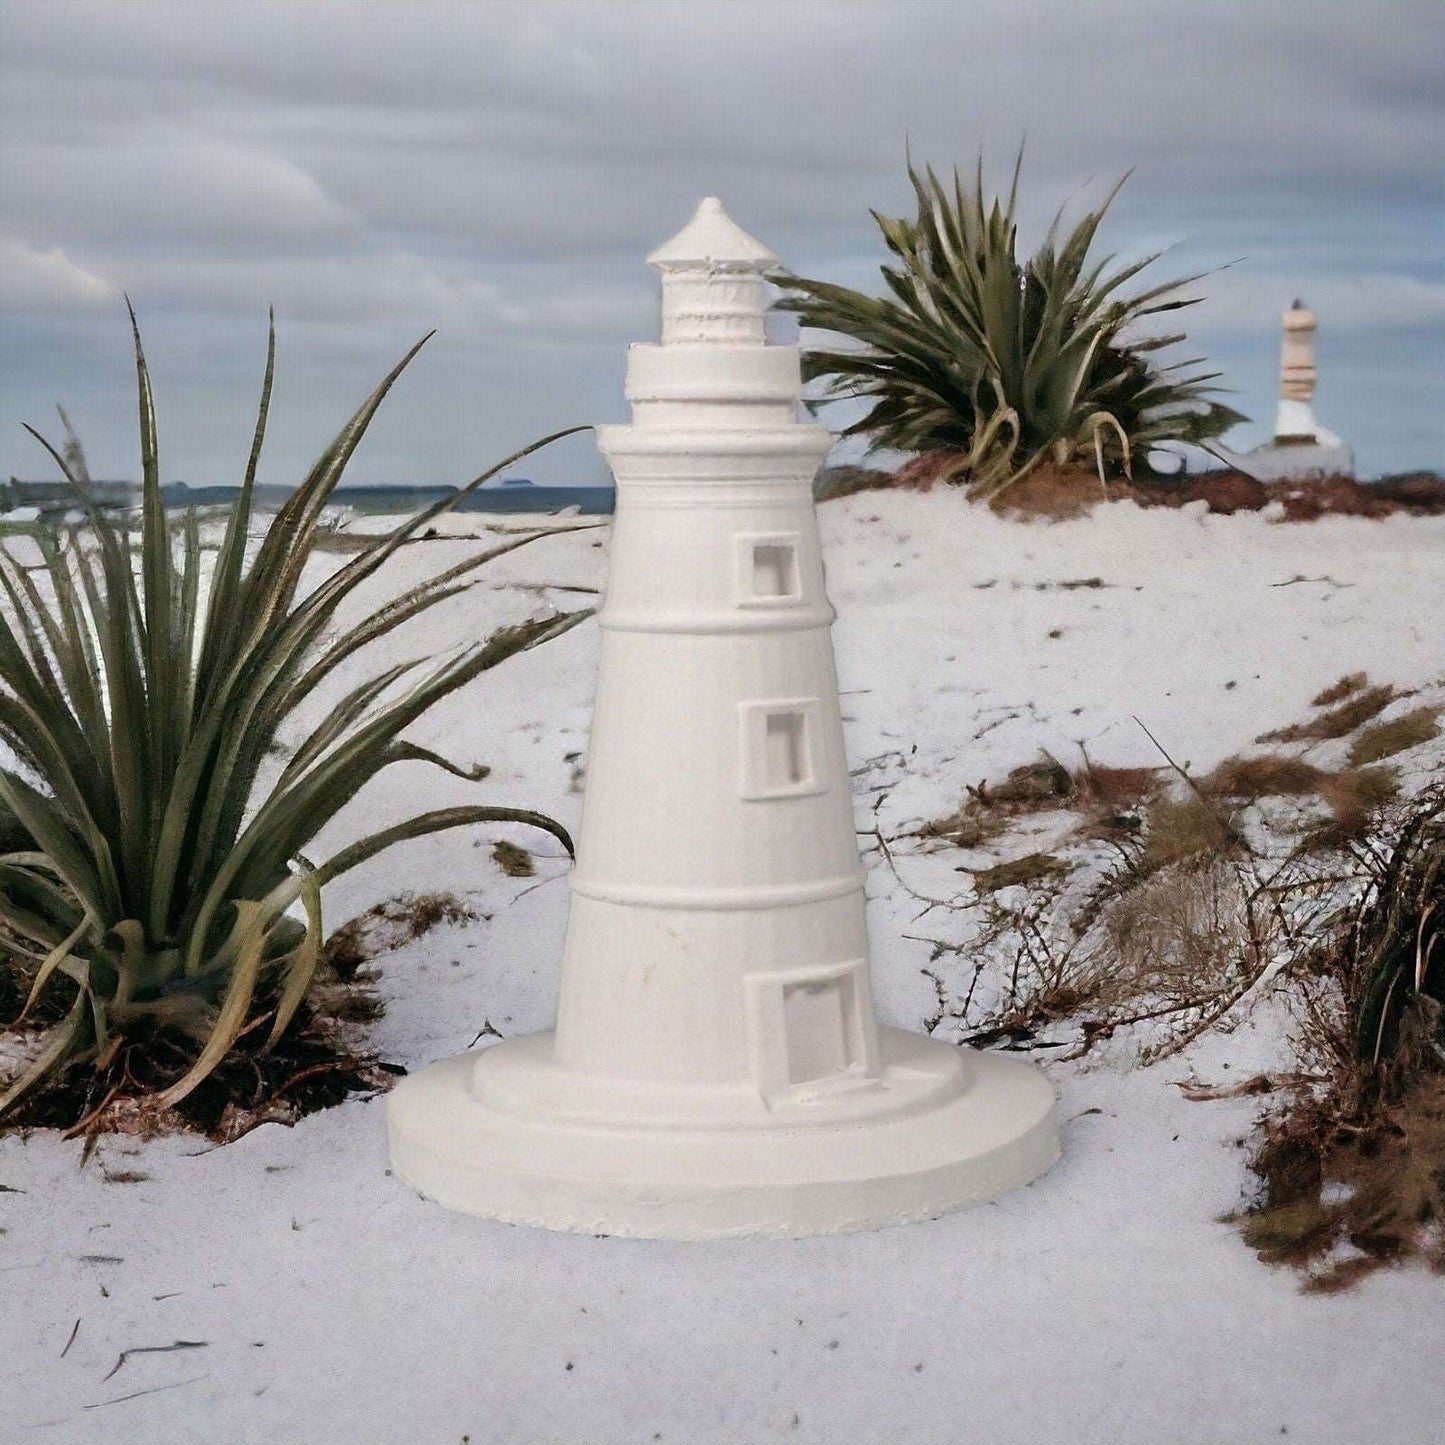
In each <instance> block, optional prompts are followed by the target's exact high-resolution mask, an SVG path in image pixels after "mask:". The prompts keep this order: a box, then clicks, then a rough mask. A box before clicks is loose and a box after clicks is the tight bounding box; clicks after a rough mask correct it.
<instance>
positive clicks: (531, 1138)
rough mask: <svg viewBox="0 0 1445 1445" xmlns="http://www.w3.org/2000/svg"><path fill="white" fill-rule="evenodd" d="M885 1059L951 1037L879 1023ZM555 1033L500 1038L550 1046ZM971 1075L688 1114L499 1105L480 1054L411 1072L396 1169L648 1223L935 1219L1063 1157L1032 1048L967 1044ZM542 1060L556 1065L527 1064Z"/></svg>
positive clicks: (578, 1212) (705, 1225) (430, 1190)
mask: <svg viewBox="0 0 1445 1445" xmlns="http://www.w3.org/2000/svg"><path fill="white" fill-rule="evenodd" d="M879 1032H880V1036H881V1037H880V1043H881V1044H882V1049H883V1054H884V1056H885V1059H886V1060H887V1061H888V1062H889V1063H890V1064H892V1065H894V1066H897V1067H900V1068H907V1067H909V1066H913V1067H917V1068H923V1069H930V1068H931V1069H934V1070H936V1069H937V1068H938V1067H939V1065H940V1063H941V1062H942V1055H943V1053H944V1052H946V1053H948V1054H951V1055H954V1056H955V1057H957V1055H958V1053H959V1050H957V1049H956V1048H955V1046H954V1045H952V1044H945V1043H940V1042H939V1041H938V1040H936V1039H929V1038H925V1037H923V1036H922V1035H919V1034H910V1033H905V1032H903V1031H902V1030H898V1029H882V1030H880V1031H879ZM545 1037H546V1036H543V1037H542V1038H534V1039H530V1040H529V1039H519V1040H516V1041H515V1043H508V1044H499V1045H497V1046H496V1048H495V1049H494V1050H492V1051H489V1052H493V1053H496V1052H499V1051H502V1050H508V1049H517V1050H525V1051H526V1054H527V1055H533V1056H539V1057H540V1055H541V1053H542V1051H540V1050H539V1049H538V1045H539V1044H542V1043H543V1042H544V1039H545ZM963 1055H964V1058H965V1061H966V1067H965V1070H964V1074H963V1081H962V1086H961V1087H960V1088H959V1089H958V1090H957V1092H954V1093H952V1094H950V1095H946V1096H944V1097H942V1098H935V1099H933V1100H931V1101H929V1102H928V1103H927V1104H925V1105H924V1106H923V1107H919V1106H918V1105H917V1103H916V1101H915V1102H913V1103H911V1105H910V1107H908V1108H907V1109H905V1110H904V1111H902V1112H900V1113H898V1114H896V1115H889V1114H887V1113H879V1112H878V1111H877V1110H876V1108H875V1109H874V1110H873V1111H872V1112H869V1113H867V1114H861V1115H860V1114H859V1113H858V1111H857V1107H856V1104H852V1103H850V1101H849V1097H848V1096H847V1095H841V1096H839V1097H838V1098H837V1099H827V1098H824V1099H820V1100H819V1101H818V1103H817V1104H816V1105H814V1106H813V1107H812V1108H810V1109H809V1111H808V1116H807V1117H806V1118H803V1119H800V1118H799V1117H798V1115H797V1114H796V1113H790V1114H789V1116H788V1118H787V1120H786V1121H785V1122H779V1123H778V1124H776V1125H773V1126H769V1127H762V1128H760V1127H757V1126H756V1125H755V1124H750V1125H748V1126H745V1127H739V1128H737V1129H728V1128H720V1127H718V1123H717V1121H716V1120H711V1121H709V1123H708V1125H707V1126H706V1127H700V1128H689V1127H688V1126H687V1124H686V1123H685V1122H675V1123H672V1124H669V1125H666V1126H659V1125H656V1124H651V1123H648V1124H642V1125H639V1124H637V1123H628V1122H625V1121H623V1122H618V1123H615V1124H613V1123H608V1122H599V1121H595V1120H588V1121H585V1122H579V1121H577V1120H576V1119H563V1118H557V1117H553V1118H550V1119H549V1118H547V1117H533V1116H524V1115H518V1114H516V1113H513V1112H505V1113H504V1112H500V1111H498V1110H497V1109H495V1108H492V1107H489V1106H488V1105H487V1104H486V1103H485V1102H484V1100H483V1099H482V1098H481V1097H479V1096H478V1093H477V1092H476V1090H475V1085H474V1077H473V1076H474V1071H475V1068H476V1063H477V1060H478V1058H479V1057H481V1055H479V1054H462V1055H460V1056H458V1057H457V1058H452V1059H445V1060H443V1061H442V1062H441V1063H437V1064H432V1065H430V1066H429V1067H427V1068H425V1069H422V1070H420V1071H419V1072H418V1073H416V1074H413V1075H411V1076H410V1077H409V1078H406V1079H404V1080H402V1082H401V1083H400V1084H398V1085H397V1087H396V1088H395V1090H393V1092H392V1094H391V1096H390V1098H389V1099H388V1103H387V1119H388V1126H389V1131H390V1136H391V1162H392V1168H393V1170H394V1171H395V1173H396V1174H398V1175H399V1176H400V1177H401V1178H402V1179H403V1180H405V1181H406V1182H407V1183H408V1184H410V1185H412V1186H413V1187H414V1188H416V1189H418V1190H419V1191H420V1192H421V1193H422V1194H425V1195H427V1196H428V1197H430V1198H432V1199H434V1200H436V1201H437V1202H438V1203H439V1204H442V1205H443V1206H445V1207H446V1208H448V1209H456V1210H461V1211H463V1212H465V1213H468V1214H480V1215H485V1216H487V1217H489V1218H493V1219H501V1220H506V1221H508V1222H510V1223H513V1224H530V1225H535V1226H538V1227H540V1228H544V1229H560V1230H573V1231H577V1232H581V1233H587V1234H618V1235H631V1236H634V1237H638V1238H646V1239H726V1238H749V1237H754V1238H756V1237H765V1236H783V1237H787V1236H800V1235H808V1234H834V1233H841V1232H844V1231H846V1230H855V1229H876V1228H879V1227H881V1226H883V1225H888V1224H905V1223H909V1222H911V1221H914V1220H920V1219H931V1218H933V1217H935V1216H936V1215H939V1214H944V1213H946V1212H947V1211H949V1210H952V1209H961V1208H964V1207H966V1206H968V1205H972V1204H982V1203H984V1202H985V1201H987V1200H990V1199H995V1198H997V1197H998V1196H999V1195H1000V1194H1004V1193H1007V1192H1008V1191H1009V1190H1011V1189H1015V1188H1018V1187H1019V1186H1020V1185H1023V1184H1027V1183H1028V1182H1029V1181H1030V1180H1032V1179H1035V1178H1037V1177H1038V1176H1039V1175H1040V1174H1042V1173H1043V1172H1044V1171H1045V1170H1046V1169H1048V1168H1049V1166H1050V1165H1051V1164H1053V1162H1054V1161H1055V1160H1056V1159H1057V1158H1058V1155H1059V1142H1058V1126H1057V1122H1056V1119H1055V1112H1054V1093H1053V1088H1052V1087H1051V1085H1050V1084H1049V1082H1048V1080H1047V1079H1045V1078H1044V1076H1043V1075H1042V1074H1041V1073H1040V1072H1039V1071H1038V1070H1037V1069H1035V1068H1034V1067H1033V1066H1032V1065H1029V1064H1026V1063H1023V1062H1021V1061H1019V1060H1017V1059H1009V1058H1003V1057H1000V1056H999V1055H997V1054H984V1053H976V1052H971V1051H969V1050H964V1051H963ZM530 1066H531V1067H536V1068H538V1069H539V1070H542V1071H545V1070H547V1069H549V1068H552V1069H555V1066H554V1065H549V1064H546V1063H537V1064H535V1065H530Z"/></svg>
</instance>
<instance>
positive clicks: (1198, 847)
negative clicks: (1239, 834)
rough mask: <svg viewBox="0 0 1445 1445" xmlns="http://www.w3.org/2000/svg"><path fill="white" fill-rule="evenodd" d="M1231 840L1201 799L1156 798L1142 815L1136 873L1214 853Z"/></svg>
mask: <svg viewBox="0 0 1445 1445" xmlns="http://www.w3.org/2000/svg"><path fill="white" fill-rule="evenodd" d="M1234 837H1235V835H1234V831H1233V829H1232V828H1231V827H1230V825H1229V822H1228V821H1227V820H1226V819H1225V818H1224V817H1223V816H1221V814H1220V813H1219V812H1218V810H1216V809H1215V808H1213V807H1211V806H1210V804H1209V803H1207V802H1205V801H1204V800H1203V799H1202V798H1198V797H1187V798H1167V797H1165V798H1156V799H1155V800H1154V801H1153V802H1152V803H1150V804H1149V808H1148V811H1147V813H1146V815H1145V831H1144V851H1143V854H1142V855H1141V857H1140V860H1139V863H1140V871H1141V872H1142V873H1144V874H1146V875H1147V874H1149V873H1156V872H1158V871H1159V869H1161V868H1165V867H1168V866H1169V864H1171V863H1178V862H1181V861H1182V860H1184V859H1186V858H1196V857H1198V856H1199V855H1201V854H1205V853H1218V852H1220V851H1222V850H1223V849H1225V848H1226V847H1228V846H1229V845H1230V844H1231V843H1232V842H1233V841H1234Z"/></svg>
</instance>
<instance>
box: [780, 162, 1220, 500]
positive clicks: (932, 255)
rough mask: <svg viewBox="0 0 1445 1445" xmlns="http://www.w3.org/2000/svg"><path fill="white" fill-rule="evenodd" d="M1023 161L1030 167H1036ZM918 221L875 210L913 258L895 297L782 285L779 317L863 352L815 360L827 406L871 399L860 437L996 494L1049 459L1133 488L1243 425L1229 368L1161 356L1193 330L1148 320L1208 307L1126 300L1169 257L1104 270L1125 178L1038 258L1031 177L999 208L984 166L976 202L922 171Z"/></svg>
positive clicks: (894, 244)
mask: <svg viewBox="0 0 1445 1445" xmlns="http://www.w3.org/2000/svg"><path fill="white" fill-rule="evenodd" d="M1021 159H1022V157H1020V160H1021ZM908 177H909V180H910V181H911V182H912V184H913V189H914V193H915V195H916V196H917V202H918V214H917V217H916V219H914V220H907V219H903V218H891V217H887V216H883V215H880V214H879V213H878V212H876V211H875V212H873V218H874V220H875V221H876V222H877V224H878V229H879V230H880V231H881V232H882V235H883V239H884V242H885V243H886V245H887V247H888V249H889V251H890V252H891V253H892V254H893V256H894V257H895V258H896V261H895V263H894V264H892V265H885V266H883V267H881V268H880V269H881V272H882V276H883V280H884V282H885V284H886V286H887V288H888V291H889V292H890V293H891V295H889V296H884V297H874V296H868V295H864V294H863V293H862V292H858V291H852V290H849V289H848V288H847V287H844V286H837V285H833V284H831V283H829V282H825V281H814V280H808V279H807V278H805V277H801V276H794V275H792V274H790V273H786V272H783V273H779V274H778V275H777V276H776V277H775V278H774V279H775V280H776V282H777V284H778V285H779V287H781V288H782V290H783V293H784V295H783V298H782V300H781V301H780V302H779V303H778V305H779V308H780V309H782V310H785V311H791V312H795V313H796V314H797V315H798V318H799V321H800V323H801V324H802V325H803V326H805V327H813V328H817V329H819V330H824V331H831V332H835V333H838V334H840V335H842V336H845V337H848V338H850V339H851V341H852V342H853V343H855V344H854V345H853V346H851V347H849V348H847V349H841V348H815V349H809V350H808V351H806V352H805V355H804V358H803V374H804V377H805V379H807V380H810V381H814V380H818V381H822V382H824V388H823V391H822V393H821V395H820V396H819V397H818V398H817V399H816V400H815V402H814V405H822V404H826V403H827V402H830V401H840V400H845V399H853V400H864V401H866V402H868V403H869V407H868V410H867V411H866V413H865V414H864V415H863V416H862V417H860V418H859V419H858V420H857V421H855V422H853V423H852V424H851V425H849V426H848V427H846V428H844V431H843V435H845V436H852V435H861V436H866V437H868V438H869V440H870V442H871V444H872V445H873V446H874V447H886V448H890V449H894V450H899V451H910V452H921V451H944V452H949V453H952V454H954V459H953V461H952V463H951V464H950V466H949V467H948V468H947V469H946V474H947V475H948V477H949V479H952V480H965V481H968V482H969V483H971V484H973V485H975V486H976V487H978V488H979V489H980V490H981V491H983V492H984V493H995V492H998V491H1001V490H1002V489H1003V488H1005V487H1007V486H1009V485H1011V484H1012V483H1014V482H1016V481H1018V480H1020V479H1021V478H1023V477H1024V476H1027V475H1028V473H1029V472H1030V471H1032V470H1033V468H1034V467H1036V466H1038V465H1039V463H1041V462H1043V461H1046V460H1048V461H1053V462H1055V463H1056V464H1059V465H1065V464H1068V463H1070V462H1074V461H1084V462H1086V463H1088V464H1092V465H1093V466H1094V467H1096V468H1097V470H1098V473H1099V475H1100V477H1101V478H1104V477H1105V476H1106V475H1110V474H1113V475H1117V474H1119V473H1121V472H1122V473H1124V474H1126V475H1132V473H1133V469H1134V467H1135V465H1141V466H1142V465H1143V464H1144V463H1145V462H1146V460H1147V456H1148V453H1149V452H1150V451H1151V450H1152V449H1154V448H1157V447H1161V446H1166V445H1167V444H1169V443H1180V442H1184V443H1196V444H1202V443H1207V442H1208V441H1209V440H1210V439H1211V438H1214V437H1217V436H1219V435H1221V434H1222V433H1223V432H1224V431H1226V430H1227V429H1228V428H1229V427H1230V426H1232V425H1234V423H1235V422H1238V421H1242V420H1244V418H1243V417H1242V416H1241V415H1240V414H1239V413H1238V412H1236V411H1233V410H1232V409H1231V408H1229V407H1227V406H1224V405H1222V404H1220V403H1219V402H1217V401H1215V400H1213V399H1212V397H1213V396H1214V395H1215V394H1216V389H1215V388H1213V387H1211V386H1210V385H1209V383H1210V382H1212V381H1214V380H1215V379H1216V378H1217V377H1218V375H1219V373H1218V372H1200V371H1198V370H1197V369H1196V368H1197V367H1198V366H1199V364H1200V363H1199V360H1198V359H1197V358H1196V359H1191V360H1185V361H1176V362H1173V363H1170V364H1167V365H1164V364H1159V363H1158V362H1156V361H1155V360H1154V353H1157V352H1159V351H1161V350H1163V349H1164V348H1166V347H1169V346H1171V345H1173V344H1174V343H1176V342H1179V341H1182V340H1183V339H1184V336H1183V333H1182V332H1181V333H1176V334H1169V335H1147V334H1145V333H1144V332H1142V331H1141V330H1140V329H1139V324H1140V323H1143V322H1147V321H1148V320H1149V318H1151V317H1155V316H1158V315H1160V314H1162V313H1166V312H1172V311H1178V310H1181V309H1183V308H1185V307H1188V306H1192V305H1194V304H1195V303H1196V301H1197V300H1198V299H1199V298H1198V297H1186V296H1181V295H1180V294H1179V293H1180V291H1181V288H1184V287H1186V286H1189V285H1190V284H1191V283H1193V282H1195V281H1197V280H1199V279H1200V277H1199V276H1186V277H1182V278H1180V279H1177V280H1173V281H1166V282H1163V283H1162V284H1159V285H1155V286H1152V287H1149V288H1148V289H1145V290H1142V291H1137V292H1133V293H1131V294H1128V295H1125V294H1123V289H1122V288H1124V287H1126V286H1127V285H1128V283H1129V282H1130V281H1132V280H1133V279H1134V278H1135V277H1136V276H1138V275H1139V273H1140V272H1142V271H1143V270H1145V268H1146V267H1148V266H1149V265H1150V264H1152V263H1153V262H1154V261H1156V260H1157V259H1158V255H1159V253H1155V254H1154V255H1150V256H1146V257H1144V258H1143V259H1142V260H1138V261H1135V262H1132V263H1130V264H1127V265H1118V266H1115V265H1114V264H1113V262H1114V258H1113V257H1112V256H1106V257H1104V258H1103V259H1102V260H1093V261H1091V260H1090V252H1091V249H1092V248H1093V245H1094V240H1095V236H1096V233H1097V231H1098V228H1099V225H1100V223H1101V222H1102V220H1103V218H1104V215H1105V213H1106V212H1107V211H1108V208H1109V206H1110V205H1111V204H1112V202H1113V200H1114V197H1115V196H1116V195H1117V194H1118V191H1119V186H1120V185H1122V184H1123V182H1122V181H1121V182H1120V183H1119V185H1116V186H1115V187H1114V189H1113V190H1112V191H1111V192H1110V193H1109V195H1108V196H1107V197H1106V199H1105V200H1104V203H1103V204H1102V205H1101V206H1099V207H1098V209H1096V210H1093V211H1090V212H1089V213H1088V214H1086V215H1085V216H1084V217H1083V218H1082V219H1081V220H1080V221H1079V222H1078V223H1077V224H1076V225H1075V226H1073V227H1072V228H1071V229H1069V230H1067V231H1066V232H1065V230H1064V226H1063V214H1062V212H1060V214H1059V215H1057V216H1056V217H1055V218H1054V222H1053V225H1052V226H1051V227H1050V228H1049V232H1048V235H1047V237H1046V239H1045V241H1044V243H1043V245H1042V246H1041V247H1040V248H1039V250H1038V251H1037V252H1036V253H1035V254H1034V255H1033V256H1032V257H1030V258H1029V259H1027V260H1025V261H1020V260H1019V257H1018V225H1017V220H1016V201H1017V195H1018V179H1019V164H1018V163H1016V164H1015V166H1014V172H1013V181H1012V184H1011V186H1010V188H1009V192H1008V196H1007V198H1006V199H1004V200H999V199H997V198H996V199H994V201H993V202H992V204H989V203H988V202H986V201H985V198H984V191H983V170H982V163H981V162H980V164H979V168H978V172H977V176H976V179H975V182H974V186H973V188H972V190H970V189H969V188H968V187H967V186H966V185H965V183H964V182H963V181H962V180H961V179H960V177H959V174H958V172H957V171H955V172H954V175H953V184H952V186H951V187H950V186H946V185H944V183H943V182H942V181H940V179H939V178H938V176H937V175H935V174H934V172H933V170H932V169H931V168H929V169H925V170H923V171H919V170H918V169H916V168H915V167H914V166H913V165H912V164H910V165H909V167H908Z"/></svg>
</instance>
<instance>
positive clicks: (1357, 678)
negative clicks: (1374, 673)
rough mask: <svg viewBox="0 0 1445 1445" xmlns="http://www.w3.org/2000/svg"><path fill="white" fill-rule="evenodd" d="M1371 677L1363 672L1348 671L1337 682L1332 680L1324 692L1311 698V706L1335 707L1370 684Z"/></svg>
mask: <svg viewBox="0 0 1445 1445" xmlns="http://www.w3.org/2000/svg"><path fill="white" fill-rule="evenodd" d="M1369 681H1370V679H1369V678H1368V677H1367V676H1366V675H1365V674H1364V673H1363V672H1347V673H1346V674H1345V675H1344V676H1343V677H1342V678H1340V679H1339V680H1338V681H1336V682H1332V683H1331V684H1330V685H1329V686H1328V687H1327V688H1325V689H1324V691H1323V692H1320V693H1317V694H1316V695H1315V696H1314V697H1313V698H1311V699H1310V706H1311V707H1333V706H1334V705H1335V704H1336V703H1337V702H1343V701H1344V700H1345V699H1346V698H1347V697H1351V696H1353V694H1355V693H1357V692H1359V691H1360V689H1361V688H1364V687H1367V686H1368V685H1369Z"/></svg>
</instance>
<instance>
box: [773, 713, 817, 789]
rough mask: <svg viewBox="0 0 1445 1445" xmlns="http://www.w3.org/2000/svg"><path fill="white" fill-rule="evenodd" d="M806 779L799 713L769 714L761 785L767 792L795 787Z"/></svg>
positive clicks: (805, 741)
mask: <svg viewBox="0 0 1445 1445" xmlns="http://www.w3.org/2000/svg"><path fill="white" fill-rule="evenodd" d="M807 780H808V735H807V733H806V731H805V730H804V719H803V714H802V713H800V712H770V713H769V714H768V715H767V722H766V725H765V736H764V748H763V782H764V785H765V786H766V787H767V788H769V789H778V790H782V789H785V788H796V787H797V786H798V784H799V783H804V782H806V781H807Z"/></svg>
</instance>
